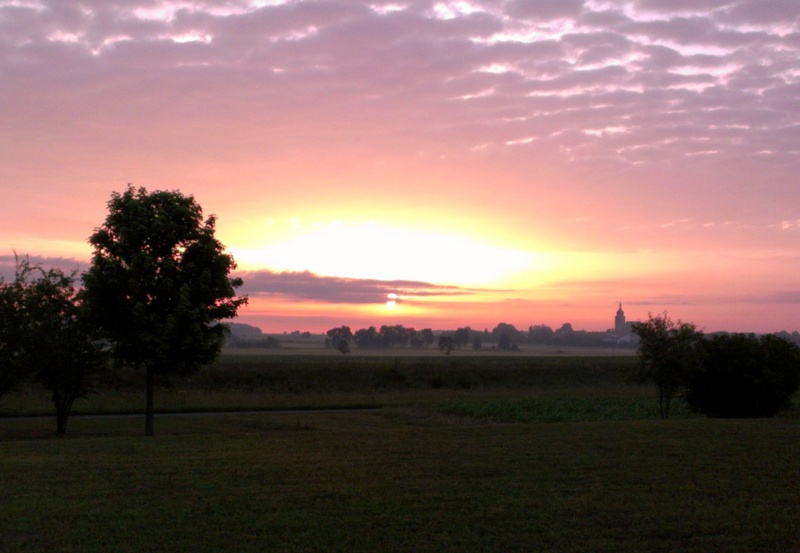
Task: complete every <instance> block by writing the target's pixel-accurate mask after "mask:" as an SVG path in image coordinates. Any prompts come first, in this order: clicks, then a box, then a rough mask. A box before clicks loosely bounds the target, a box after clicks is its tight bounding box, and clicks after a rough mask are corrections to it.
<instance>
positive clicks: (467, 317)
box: [0, 0, 800, 332]
mask: <svg viewBox="0 0 800 553" xmlns="http://www.w3.org/2000/svg"><path fill="white" fill-rule="evenodd" d="M0 83H1V84H0V122H2V124H0V194H1V195H2V196H0V198H2V202H0V247H2V248H5V250H6V251H5V252H2V251H1V250H0V266H2V269H3V272H4V274H6V275H8V269H9V264H10V263H11V262H12V261H13V253H12V252H13V250H16V251H17V252H18V253H20V254H29V255H31V256H32V257H34V258H36V259H40V260H42V262H43V263H45V264H50V265H59V266H62V267H63V268H66V269H70V268H74V267H81V266H85V264H86V262H87V261H88V259H89V257H90V253H91V252H90V249H89V246H88V244H87V242H86V239H87V237H88V236H89V235H90V234H91V232H92V230H93V228H94V227H96V226H98V225H100V224H101V223H102V221H103V219H104V217H105V214H106V202H107V201H108V199H109V197H110V194H111V192H112V191H122V190H123V189H124V188H125V186H126V185H127V183H129V182H130V183H134V185H136V186H144V187H146V188H148V189H150V190H155V189H171V190H172V189H176V190H181V191H182V192H184V193H186V194H193V195H194V196H195V198H196V199H197V200H198V202H199V203H200V204H201V205H202V206H203V208H204V210H205V211H206V213H209V214H210V213H215V214H216V215H217V216H218V218H219V219H218V227H217V228H218V236H219V238H220V239H221V240H222V242H223V243H224V244H226V246H228V248H229V249H230V251H231V252H232V253H233V254H234V256H235V257H236V259H237V261H238V262H239V266H240V269H241V270H242V271H243V276H244V278H245V287H244V289H243V291H244V292H245V293H247V294H249V295H250V298H251V302H250V305H249V306H248V307H247V308H246V309H244V310H243V311H242V312H241V316H240V318H239V322H245V323H250V324H254V325H257V326H259V327H261V328H262V329H263V330H265V331H283V330H287V331H291V330H296V329H297V330H311V331H315V332H316V331H323V330H325V329H327V328H331V327H333V326H338V325H340V324H347V325H350V326H352V327H354V328H360V327H363V326H368V325H371V324H372V325H376V326H377V325H381V324H404V325H407V326H414V327H416V328H423V327H433V328H454V327H456V326H464V325H470V326H472V327H473V328H490V329H491V328H492V327H493V326H495V325H496V324H497V323H499V322H501V321H503V322H508V323H512V324H514V325H516V326H517V327H518V328H527V326H528V325H531V324H549V325H551V326H554V327H557V326H560V325H561V324H562V323H564V322H570V323H572V325H573V326H574V327H575V328H583V329H587V330H605V329H607V328H610V327H611V326H613V316H614V312H615V311H616V308H617V302H618V301H622V303H623V306H624V308H625V311H626V314H627V316H628V318H629V319H643V318H646V317H647V313H648V312H653V313H659V312H662V311H664V310H667V311H669V313H670V316H671V317H672V318H674V319H682V320H687V321H692V322H694V323H696V324H697V325H698V326H699V327H701V328H704V329H705V330H708V331H713V330H721V329H725V330H739V331H757V332H769V331H777V330H782V329H786V330H790V331H791V330H795V329H800V324H798V305H799V304H800V247H799V244H800V183H799V182H798V174H800V171H798V169H800V3H798V2H797V1H796V0H769V1H764V0H759V1H747V0H742V1H739V0H708V1H702V0H698V1H691V2H690V1H684V0H632V1H627V2H610V1H604V0H587V1H584V0H529V1H524V2H523V1H502V0H487V1H472V2H466V1H458V2H428V1H409V2H402V1H401V2H380V1H377V2H361V1H352V0H330V1H318V2H308V1H280V0H274V1H273V0H262V1H254V0H224V1H210V0H184V1H158V0H125V1H121V0H113V1H109V0H82V1H69V0H0ZM388 294H397V296H398V299H397V302H396V303H394V304H393V305H388V304H387V303H386V301H387V297H388Z"/></svg>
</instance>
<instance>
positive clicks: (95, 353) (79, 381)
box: [21, 265, 107, 434]
mask: <svg viewBox="0 0 800 553" xmlns="http://www.w3.org/2000/svg"><path fill="white" fill-rule="evenodd" d="M26 269H31V267H30V265H28V266H26ZM34 269H35V271H36V273H38V277H37V278H34V279H33V280H30V281H28V280H27V279H25V280H24V282H23V298H22V302H21V307H22V312H23V316H24V329H25V336H24V338H23V342H22V344H23V353H22V357H21V359H22V362H23V364H24V366H25V367H26V369H27V372H28V373H29V374H31V375H32V376H33V378H34V380H36V381H37V382H39V383H40V384H42V385H43V386H44V387H45V388H46V389H47V390H48V391H49V392H50V394H51V399H52V401H53V407H54V408H55V411H56V432H57V433H58V434H64V433H65V432H66V431H67V420H68V418H69V415H70V412H71V411H72V405H73V404H74V403H75V400H76V399H78V398H79V397H82V396H84V395H85V394H86V393H87V392H88V391H89V389H90V380H91V378H92V376H93V375H95V374H97V373H99V372H100V371H102V370H103V369H104V368H105V366H106V362H107V355H106V351H105V348H104V347H102V345H101V342H100V340H99V339H98V338H99V337H98V335H97V332H96V330H95V328H93V327H92V326H91V325H90V324H88V322H87V319H86V317H85V311H84V309H83V305H82V303H81V301H80V298H79V294H78V292H76V290H75V279H76V274H75V273H72V274H66V273H64V272H63V271H61V270H60V269H56V268H51V269H49V270H47V271H45V270H44V269H42V268H40V267H38V266H36V267H34Z"/></svg>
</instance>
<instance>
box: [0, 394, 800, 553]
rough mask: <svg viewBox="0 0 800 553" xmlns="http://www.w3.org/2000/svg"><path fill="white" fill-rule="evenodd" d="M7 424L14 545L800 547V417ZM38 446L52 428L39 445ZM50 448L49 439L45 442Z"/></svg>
mask: <svg viewBox="0 0 800 553" xmlns="http://www.w3.org/2000/svg"><path fill="white" fill-rule="evenodd" d="M44 422H45V421H21V420H17V421H3V422H2V423H0V436H2V439H3V441H2V442H0V486H2V489H3V491H4V495H5V499H4V501H3V506H2V508H0V511H1V512H2V517H0V536H2V550H4V551H15V552H26V551H31V552H33V551H37V552H38V551H42V552H44V551H48V552H49V551H60V552H68V551H86V552H89V551H97V552H107V551H118V552H124V551H165V552H167V551H169V552H177V551H186V552H202V551H214V552H217V551H276V552H278V551H287V552H289V551H292V552H294V551H348V552H350V551H431V552H442V551H453V552H464V551H498V552H500V551H553V552H556V551H564V552H567V551H570V552H572V551H595V552H599V551H608V552H615V553H616V552H624V551H641V552H653V551H684V552H691V551H698V552H700V551H702V552H706V551H715V552H725V551H748V552H758V551H763V552H770V553H773V552H775V551H797V550H798V548H800V541H798V538H797V536H799V535H800V524H799V523H798V521H800V516H798V515H800V513H799V512H798V497H800V465H798V463H797V459H798V457H799V454H800V443H799V442H798V440H797V438H798V436H800V420H798V419H773V420H745V421H731V420H724V421H723V420H706V419H683V420H678V421H657V420H648V421H621V422H620V421H604V422H564V423H529V424H524V423H486V422H476V421H475V420H473V419H470V418H462V417H455V416H453V415H443V414H441V413H439V412H435V411H429V410H426V409H419V408H394V409H384V410H378V411H371V412H350V413H307V414H291V415H289V414H280V415H279V414H272V415H265V414H250V415H224V416H208V415H206V416H203V417H161V418H160V419H159V420H158V424H157V427H158V429H159V435H158V436H157V437H155V438H151V439H146V438H144V437H139V436H138V434H139V431H140V426H141V425H140V424H139V421H138V420H129V419H111V420H97V419H76V420H75V421H73V422H72V428H71V431H70V434H69V435H68V436H66V437H64V438H60V439H55V438H53V437H50V436H51V435H50V434H49V432H52V430H51V429H50V428H49V426H46V425H45V424H44ZM30 436H38V438H36V439H31V438H30ZM44 436H47V437H44Z"/></svg>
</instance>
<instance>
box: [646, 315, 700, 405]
mask: <svg viewBox="0 0 800 553" xmlns="http://www.w3.org/2000/svg"><path fill="white" fill-rule="evenodd" d="M632 330H633V332H634V334H636V335H637V336H639V358H640V359H641V362H642V370H643V374H644V376H645V377H646V378H649V379H651V380H652V381H653V382H655V384H656V387H657V389H658V413H659V416H660V417H661V418H662V419H667V418H669V411H670V406H671V404H672V399H673V398H674V397H675V396H676V395H677V394H678V393H679V392H680V391H682V390H683V389H684V388H685V386H686V380H687V378H688V376H689V375H690V374H691V373H693V372H694V371H696V370H697V368H698V367H699V364H700V361H701V351H700V342H701V341H702V338H703V333H702V332H700V331H699V330H697V328H696V327H695V325H693V324H691V323H682V322H681V321H678V322H677V323H674V322H673V321H672V320H671V319H670V318H669V317H668V316H667V313H666V312H665V313H664V314H663V315H658V316H656V317H653V315H652V314H648V320H647V321H646V322H644V323H633V325H632Z"/></svg>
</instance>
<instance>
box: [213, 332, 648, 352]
mask: <svg viewBox="0 0 800 553" xmlns="http://www.w3.org/2000/svg"><path fill="white" fill-rule="evenodd" d="M270 336H273V337H275V338H276V339H278V340H279V341H280V343H281V347H279V348H231V347H226V348H223V352H222V353H223V355H276V354H277V355H286V354H296V353H299V354H304V355H311V354H313V355H331V356H340V357H341V356H342V353H340V352H339V351H338V350H335V349H329V348H325V339H324V337H322V336H319V335H312V336H297V335H292V334H271V335H270ZM348 355H361V356H363V355H370V356H388V357H400V356H402V357H412V356H428V355H445V353H444V352H442V351H441V350H439V348H437V347H436V346H435V345H434V346H431V347H430V348H423V349H414V348H410V347H405V348H385V349H361V348H359V347H358V346H356V345H355V344H351V346H350V353H349V354H348ZM450 355H451V356H459V357H464V356H475V355H480V356H495V355H504V356H506V355H507V356H531V355H537V356H549V355H557V356H565V357H597V356H630V355H636V348H633V347H624V348H623V347H612V346H607V347H576V346H562V345H557V346H556V345H548V344H520V345H519V351H499V350H498V349H497V348H496V347H495V346H494V344H485V345H484V347H482V348H481V350H480V351H475V350H474V349H472V347H471V346H466V347H463V348H456V349H454V350H453V351H452V352H451V353H450Z"/></svg>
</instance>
